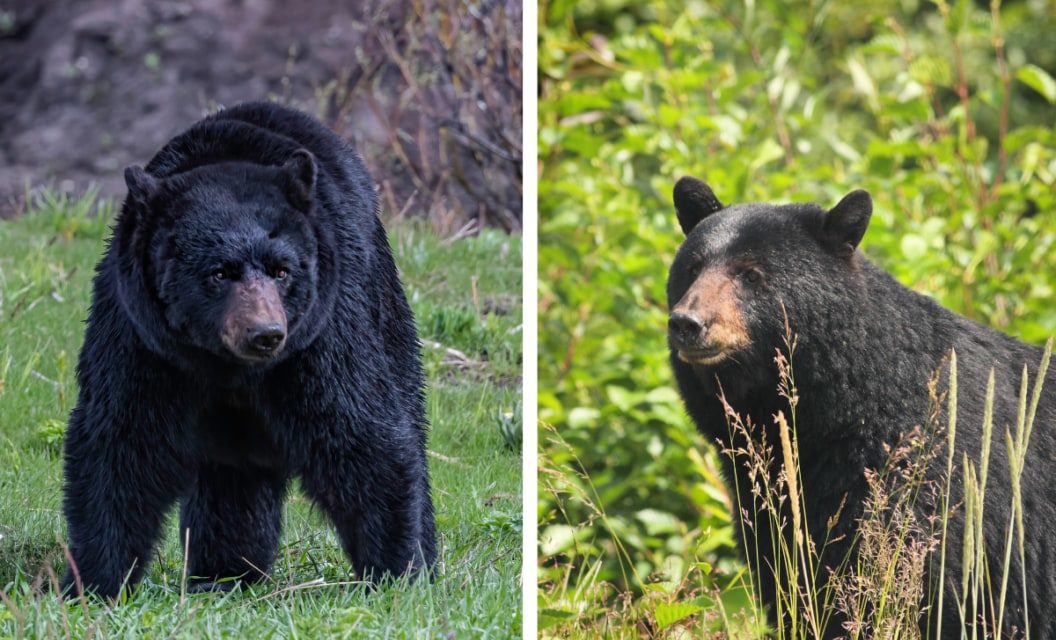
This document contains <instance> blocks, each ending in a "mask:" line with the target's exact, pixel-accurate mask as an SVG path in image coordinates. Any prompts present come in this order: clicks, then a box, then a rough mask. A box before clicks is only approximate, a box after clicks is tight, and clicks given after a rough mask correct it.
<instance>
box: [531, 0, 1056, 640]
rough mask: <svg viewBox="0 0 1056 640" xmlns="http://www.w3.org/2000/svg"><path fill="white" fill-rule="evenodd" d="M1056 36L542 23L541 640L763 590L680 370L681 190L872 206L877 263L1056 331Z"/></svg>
mask: <svg viewBox="0 0 1056 640" xmlns="http://www.w3.org/2000/svg"><path fill="white" fill-rule="evenodd" d="M1054 28H1056V18H1054V17H1053V16H1052V15H1050V14H1047V13H1046V12H1045V10H1044V8H1043V7H1040V6H1035V5H1031V4H1029V3H1015V4H1012V5H1010V6H1008V7H1004V8H1002V7H1000V6H995V7H994V8H993V10H991V8H990V7H988V6H977V5H975V4H972V3H967V2H962V3H959V4H957V5H956V6H949V5H947V4H946V3H944V2H939V3H937V4H936V5H924V4H918V3H915V2H895V1H893V0H875V1H872V2H868V3H862V4H857V5H849V4H846V3H830V4H822V5H817V6H815V5H813V4H810V5H800V4H794V5H790V4H786V3H780V2H776V1H772V0H768V1H759V2H755V3H746V4H745V5H742V6H733V5H728V4H726V3H718V2H686V3H678V2H671V3H668V2H658V1H657V2H649V3H630V2H622V1H621V0H615V1H613V0H607V1H606V2H604V3H601V2H587V3H583V2H571V1H555V2H549V3H544V4H543V5H542V6H541V8H540V46H539V56H540V91H541V94H540V107H539V108H540V115H539V127H540V129H539V150H540V166H541V167H542V174H541V176H540V185H539V202H540V242H539V247H540V249H539V263H540V305H539V312H540V320H539V326H540V338H539V351H540V354H539V358H540V366H539V371H540V384H539V389H540V396H539V405H540V419H541V421H542V422H543V423H544V428H543V431H542V433H541V436H540V442H541V449H542V451H541V463H540V464H541V469H542V475H541V481H540V496H539V518H540V553H541V556H542V560H541V564H542V567H541V572H540V577H541V581H542V596H541V597H542V600H541V605H540V608H541V612H542V614H541V615H542V618H541V626H543V627H546V626H547V625H562V628H563V629H564V630H565V631H568V630H569V629H576V628H580V629H589V628H592V629H594V630H595V631H597V630H599V629H602V628H604V629H608V627H607V626H606V625H611V624H614V623H613V622H612V621H611V618H606V617H605V616H604V615H603V614H604V612H605V611H607V610H611V609H612V607H613V603H614V602H615V600H614V598H615V597H616V595H617V594H619V593H622V592H630V593H631V594H636V595H639V596H641V595H642V594H643V593H644V594H645V596H644V597H643V599H642V600H641V601H640V602H643V603H647V605H642V606H643V607H644V608H645V613H643V612H642V611H637V610H636V609H635V607H636V605H635V604H634V602H631V601H626V600H621V601H620V602H622V603H623V604H622V605H621V607H620V610H623V611H625V612H629V617H627V619H629V620H634V619H639V618H640V619H641V621H642V622H643V624H646V625H647V627H646V628H648V629H650V630H654V631H655V630H658V629H661V628H663V627H664V626H665V625H663V624H661V620H660V618H661V617H662V618H663V619H664V620H663V621H664V622H669V621H670V611H669V610H668V609H661V608H658V607H657V605H656V603H657V602H658V601H659V602H661V603H664V604H665V606H668V605H669V603H672V602H675V601H676V600H678V598H675V597H673V596H666V595H663V594H664V593H674V591H676V590H678V589H686V588H691V589H697V590H700V591H701V592H704V591H707V590H709V589H719V590H720V593H721V595H720V597H727V598H730V599H733V600H736V598H738V597H740V596H735V595H730V594H731V593H732V592H731V591H729V590H726V591H721V590H722V589H724V588H727V587H728V586H729V585H731V584H739V582H738V580H737V576H738V572H739V571H740V570H741V565H740V563H739V562H738V561H737V559H736V553H735V549H734V546H733V542H732V541H733V536H732V526H731V520H730V513H731V509H732V504H731V501H730V497H729V494H728V493H727V491H726V489H725V487H724V485H723V484H722V482H721V478H720V477H719V475H718V473H717V469H718V459H717V457H716V454H715V453H714V452H713V451H711V450H710V448H704V449H703V451H704V452H703V453H698V448H700V444H701V440H700V438H699V437H698V436H697V435H696V434H695V433H694V431H693V429H692V426H691V424H690V421H689V420H688V418H686V417H685V415H684V412H683V410H682V407H681V405H680V402H679V399H678V397H677V394H676V393H675V391H674V389H673V386H672V384H671V380H670V372H669V367H668V363H667V348H666V341H665V326H666V308H665V302H664V300H665V297H666V296H665V281H666V269H667V264H668V262H669V261H670V259H671V257H672V256H673V254H674V251H675V249H676V248H677V246H678V244H679V242H680V240H681V232H680V231H679V230H678V227H677V223H676V222H675V217H674V211H673V207H672V206H671V203H670V202H671V201H670V194H671V189H672V187H673V185H674V182H675V180H677V179H678V177H680V176H681V175H685V174H696V175H698V176H701V177H704V178H706V179H707V181H708V182H709V183H710V184H711V185H712V186H713V187H714V188H715V189H716V192H717V194H718V195H719V197H720V198H721V199H723V200H724V201H728V202H745V201H817V202H820V203H822V204H826V205H828V204H832V203H834V202H836V201H837V200H838V199H839V197H841V196H842V195H844V194H845V193H847V192H848V191H850V190H851V189H852V188H855V187H861V188H865V189H868V190H869V191H870V192H871V193H872V195H873V198H874V202H875V210H876V213H875V215H874V219H873V223H872V225H871V229H870V232H869V234H868V235H867V236H866V239H865V243H864V245H863V248H864V251H865V252H866V253H867V254H868V255H869V256H870V257H871V258H872V259H874V260H875V261H877V262H878V263H879V264H881V265H882V266H884V267H885V268H886V269H888V270H889V271H891V272H892V273H893V274H894V275H895V276H896V277H897V278H898V279H899V280H900V281H901V282H903V283H905V284H907V285H909V286H911V287H914V288H916V289H917V290H920V291H922V292H925V293H928V294H930V295H932V296H934V297H935V298H936V299H937V300H938V301H939V302H941V303H942V304H943V305H945V306H946V307H948V308H951V309H953V310H955V311H957V312H958V313H961V314H963V315H966V316H968V317H970V318H973V319H975V320H978V321H980V322H983V323H985V324H988V325H990V326H993V327H995V328H997V329H1000V330H1002V331H1005V332H1008V333H1010V334H1012V335H1015V336H1017V337H1019V338H1021V339H1023V340H1027V341H1031V342H1037V343H1040V342H1041V341H1042V340H1043V339H1044V338H1045V337H1047V336H1048V335H1051V334H1053V333H1056V307H1053V305H1052V304H1051V303H1050V302H1049V301H1050V300H1051V299H1052V297H1053V295H1054V293H1056V291H1054V286H1056V259H1054V258H1053V257H1052V256H1053V255H1056V235H1054V233H1053V229H1056V189H1054V185H1056V133H1054V132H1053V130H1052V128H1051V124H1052V113H1053V111H1052V110H1053V103H1054V102H1056V83H1054V81H1053V80H1052V78H1051V75H1050V74H1051V73H1052V71H1053V70H1054V69H1056V54H1054V52H1053V51H1052V50H1051V48H1046V47H1044V46H1042V43H1043V42H1045V38H1046V37H1047V36H1046V35H1045V34H1047V33H1051V31H1052V30H1053V29H1054ZM690 575H691V576H693V580H692V581H691V583H692V584H693V586H692V587H687V584H689V583H687V576H690ZM665 590H666V591H665ZM657 593H660V594H661V596H657ZM681 600H682V601H685V600H686V598H684V597H683V598H681ZM661 610H662V611H664V613H663V615H661V614H660V613H657V612H658V611H661ZM706 618H707V616H701V620H705V622H704V624H711V623H707V622H706ZM727 623H728V621H722V620H717V621H715V622H714V624H715V625H719V626H722V625H727Z"/></svg>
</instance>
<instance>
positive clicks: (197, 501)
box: [180, 465, 286, 592]
mask: <svg viewBox="0 0 1056 640" xmlns="http://www.w3.org/2000/svg"><path fill="white" fill-rule="evenodd" d="M285 495H286V479H285V478H284V477H283V476H282V475H281V474H279V473H276V472H272V471H266V470H259V469H253V470H247V469H236V468H233V467H228V466H221V465H203V466H202V467H200V468H199V469H198V471H197V474H196V477H195V481H194V484H193V485H192V486H191V488H190V491H189V492H188V493H187V495H186V496H185V497H184V499H183V506H182V508H181V510H180V543H181V544H184V545H187V544H188V542H189V546H188V547H187V561H188V562H187V575H188V577H189V578H190V587H189V589H188V590H189V591H191V592H199V591H228V590H230V589H231V588H233V587H234V586H235V585H236V584H238V582H237V581H236V580H223V579H224V578H238V579H240V580H242V581H245V582H256V581H257V580H260V579H261V578H263V577H265V575H266V574H267V573H268V572H269V571H270V570H271V565H272V563H273V562H274V560H275V551H276V549H277V548H278V544H279V533H280V532H281V527H282V503H283V499H284V498H285Z"/></svg>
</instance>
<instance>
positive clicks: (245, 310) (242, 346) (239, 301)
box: [221, 278, 286, 361]
mask: <svg viewBox="0 0 1056 640" xmlns="http://www.w3.org/2000/svg"><path fill="white" fill-rule="evenodd" d="M221 341H222V342H223V343H224V346H225V347H226V348H227V350H228V351H230V352H231V353H232V354H234V355H235V356H237V357H239V358H241V359H243V360H250V361H260V360H267V359H269V358H273V357H275V356H276V355H278V354H279V352H281V351H282V348H283V346H285V344H286V311H285V309H284V308H283V306H282V297H281V296H280V295H279V290H278V288H277V287H276V286H275V283H274V282H273V281H272V280H271V279H269V278H248V279H246V280H244V281H240V282H234V283H232V286H231V293H230V297H229V298H228V306H227V311H226V312H225V314H224V323H223V329H222V331H221Z"/></svg>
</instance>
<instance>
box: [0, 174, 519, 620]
mask: <svg viewBox="0 0 1056 640" xmlns="http://www.w3.org/2000/svg"><path fill="white" fill-rule="evenodd" d="M44 196H45V197H44V198H43V199H41V200H39V201H38V203H37V205H35V206H34V207H32V208H31V210H30V211H29V213H28V214H27V215H26V216H24V217H21V218H19V219H16V220H11V221H2V222H0V256H2V257H0V345H2V346H0V424H3V425H5V427H4V432H3V436H0V601H2V602H3V605H4V606H0V637H8V636H15V637H18V636H20V635H24V636H29V637H52V636H65V635H67V634H69V635H73V636H74V637H81V636H84V635H86V633H87V632H88V630H89V629H95V630H96V632H97V633H99V634H100V635H102V636H110V635H139V634H141V633H142V632H144V631H146V630H148V629H151V630H157V629H164V630H166V632H167V633H168V632H169V630H172V631H171V634H172V635H173V636H177V637H180V636H186V637H205V636H209V637H213V636H218V635H221V634H223V633H231V632H232V631H233V630H236V629H237V633H238V635H239V636H253V635H263V637H268V636H270V635H272V634H279V635H285V636H297V635H302V634H303V635H304V636H307V637H319V636H330V635H333V636H343V635H353V634H354V635H357V636H359V635H369V636H380V635H385V636H397V637H405V636H414V635H417V634H425V635H426V636H429V637H435V636H440V635H447V634H450V636H451V637H476V636H485V635H486V636H498V637H507V636H518V635H519V634H520V629H521V612H520V602H521V596H520V592H521V584H520V578H519V574H520V567H521V554H520V548H521V537H520V533H521V517H522V516H521V495H520V475H521V474H520V470H521V460H520V455H519V453H518V452H519V451H520V443H519V439H518V434H519V430H518V427H519V419H520V417H519V411H520V404H519V402H520V400H519V399H520V377H519V376H520V367H521V347H520V345H521V332H520V327H521V306H520V290H521V289H520V287H521V285H520V244H519V239H518V238H517V237H509V236H506V235H504V234H499V233H492V232H488V233H484V234H482V235H481V236H479V237H474V238H465V239H461V240H457V241H454V242H451V241H443V240H440V239H438V238H436V237H435V236H433V235H432V234H431V232H428V231H425V230H424V228H423V227H421V226H417V225H405V226H399V227H396V228H390V229H389V231H390V240H391V243H392V245H393V248H394V252H395V258H396V261H397V263H398V264H399V266H400V268H401V271H402V277H403V280H404V284H405V286H406V289H407V294H408V298H409V300H410V303H411V305H412V307H413V309H414V311H415V314H416V317H417V320H418V324H419V332H420V334H421V336H422V339H423V342H424V343H425V345H426V347H425V349H424V360H425V367H426V371H427V374H428V378H429V379H428V385H429V395H428V401H427V410H428V413H429V419H430V421H431V423H432V432H431V436H430V446H429V450H430V456H429V460H430V467H431V472H432V474H433V483H434V500H435V503H436V508H437V525H438V534H439V545H440V558H441V563H442V565H441V567H442V568H441V572H440V575H439V577H438V578H437V580H436V581H435V582H434V583H433V584H430V583H427V582H424V581H419V582H416V583H414V584H412V585H410V586H406V587H402V588H401V587H386V588H383V589H382V590H381V591H380V592H379V593H375V594H367V593H364V592H363V591H361V590H360V589H359V588H358V587H349V586H347V585H342V584H340V583H341V582H342V581H344V580H347V579H348V563H347V559H346V558H345V557H344V554H343V553H342V551H341V549H340V546H339V544H338V541H337V539H336V537H335V535H334V533H333V530H332V528H331V527H330V526H329V525H328V524H327V523H325V522H323V520H322V517H321V515H320V514H318V513H317V512H313V511H312V510H311V509H310V506H309V503H308V501H307V499H305V498H304V497H303V496H301V495H300V494H299V492H297V491H294V492H293V493H292V495H291V497H290V499H289V500H288V501H287V506H286V515H285V531H284V535H283V539H282V542H281V545H280V550H279V557H278V559H277V561H276V566H275V569H274V571H273V573H272V576H271V580H270V581H265V582H264V583H263V584H261V585H258V586H256V587H254V588H252V589H251V590H249V591H247V592H245V593H243V594H237V593H236V594H227V595H220V594H215V595H214V594H206V595H201V596H185V595H182V592H181V585H182V584H183V583H182V576H181V574H182V567H183V558H182V557H181V552H180V548H179V543H178V541H177V539H176V526H175V519H174V518H173V519H172V520H170V522H169V526H168V528H167V535H166V537H165V541H164V542H163V544H162V545H161V546H160V548H159V550H158V557H157V558H156V560H155V562H154V563H153V564H152V565H151V568H150V570H149V572H148V574H147V577H146V579H145V581H144V582H143V583H142V584H141V585H140V587H139V588H137V589H136V590H135V592H134V593H133V595H132V596H131V599H130V600H129V601H128V602H126V603H125V604H123V605H122V606H118V607H115V608H113V609H110V610H108V609H107V608H106V607H103V606H101V605H98V604H94V605H90V606H88V607H82V606H81V604H80V603H79V602H77V601H73V602H71V603H69V604H68V605H62V604H60V603H59V602H58V601H57V600H54V599H52V598H50V597H43V598H38V597H35V596H33V595H32V590H33V583H34V581H35V578H36V577H37V575H38V573H39V572H40V571H41V569H42V568H46V567H56V568H58V567H61V566H62V565H63V563H64V560H63V559H62V556H61V554H62V550H61V547H60V545H59V542H60V540H61V539H62V536H63V525H62V515H61V510H60V505H61V472H60V468H61V455H60V448H61V438H62V433H63V430H64V428H65V421H66V417H67V414H68V411H69V410H70V408H71V406H72V403H73V401H74V399H75V391H76V388H75V386H74V380H73V362H74V360H75V357H76V353H77V351H78V349H79V346H80V341H81V339H82V337H83V326H82V321H83V318H84V317H85V314H86V312H87V305H88V300H89V298H90V278H91V274H92V266H93V265H94V263H95V261H96V260H97V259H98V256H99V255H100V253H101V251H102V246H103V244H102V243H103V240H104V238H105V237H106V236H107V235H108V233H109V231H108V227H107V224H108V222H107V220H108V217H109V216H108V214H107V207H106V205H105V204H104V206H103V215H102V216H101V217H99V218H91V217H88V216H86V215H85V214H86V213H88V212H92V213H95V212H96V208H97V206H98V203H97V202H95V201H93V200H91V199H87V198H86V199H82V200H73V201H66V202H63V201H62V200H61V199H59V198H58V197H57V196H55V195H54V194H52V193H50V192H45V194H44ZM441 267H442V268H441ZM507 412H512V413H513V414H514V417H513V418H507V417H506V415H505V414H506V413H507ZM510 441H512V442H514V443H515V444H514V448H511V446H510V445H509V444H508V442H510ZM44 579H45V580H50V578H49V577H48V576H47V574H46V571H45V574H44Z"/></svg>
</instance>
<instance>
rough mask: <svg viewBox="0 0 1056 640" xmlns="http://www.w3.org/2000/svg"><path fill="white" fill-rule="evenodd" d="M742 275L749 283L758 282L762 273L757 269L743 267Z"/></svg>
mask: <svg viewBox="0 0 1056 640" xmlns="http://www.w3.org/2000/svg"><path fill="white" fill-rule="evenodd" d="M743 275H744V279H745V280H747V281H748V282H749V283H750V284H758V282H759V281H760V280H761V279H762V278H763V274H761V273H759V270H758V269H745V270H744V274H743Z"/></svg>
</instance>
